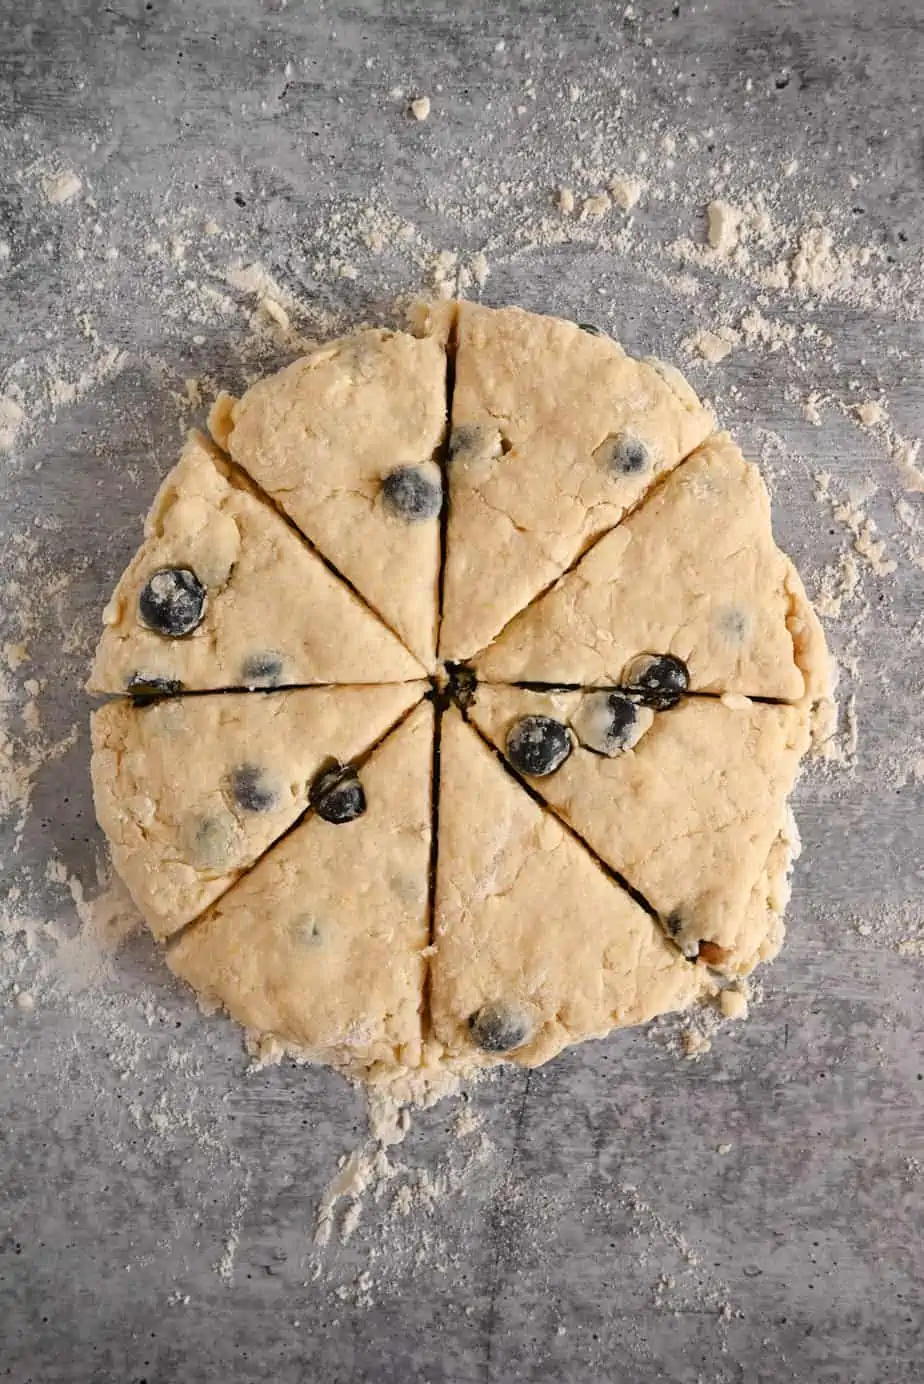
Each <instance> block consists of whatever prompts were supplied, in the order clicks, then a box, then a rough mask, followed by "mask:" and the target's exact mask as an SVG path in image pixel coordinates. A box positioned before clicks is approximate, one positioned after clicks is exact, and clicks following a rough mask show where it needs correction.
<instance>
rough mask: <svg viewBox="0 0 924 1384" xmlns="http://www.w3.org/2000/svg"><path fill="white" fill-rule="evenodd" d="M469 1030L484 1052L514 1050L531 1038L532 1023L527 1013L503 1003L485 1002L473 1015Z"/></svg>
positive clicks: (473, 1039)
mask: <svg viewBox="0 0 924 1384" xmlns="http://www.w3.org/2000/svg"><path fill="white" fill-rule="evenodd" d="M468 1030H469V1033H470V1034H471V1036H472V1042H473V1043H475V1044H476V1046H477V1047H479V1048H481V1050H482V1052H512V1051H513V1049H514V1048H521V1047H522V1046H523V1044H524V1043H525V1042H526V1040H527V1039H528V1038H529V1035H530V1030H531V1025H530V1023H529V1020H528V1019H527V1018H526V1017H525V1015H523V1014H520V1013H517V1012H516V1011H515V1010H513V1009H508V1008H507V1006H506V1005H503V1004H483V1005H482V1006H481V1008H480V1009H477V1010H476V1011H475V1013H474V1014H472V1015H471V1017H470V1018H469V1021H468Z"/></svg>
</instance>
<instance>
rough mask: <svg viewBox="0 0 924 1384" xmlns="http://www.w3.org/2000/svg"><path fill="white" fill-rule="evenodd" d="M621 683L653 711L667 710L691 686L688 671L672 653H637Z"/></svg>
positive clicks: (681, 660) (681, 661)
mask: <svg viewBox="0 0 924 1384" xmlns="http://www.w3.org/2000/svg"><path fill="white" fill-rule="evenodd" d="M623 686H624V687H625V688H626V690H627V691H628V692H631V693H632V695H633V696H634V697H637V698H638V700H639V701H640V702H641V703H642V705H643V706H650V707H651V708H652V710H653V711H667V710H668V708H669V707H672V706H676V704H677V702H679V701H680V698H681V697H682V696H683V694H684V693H685V692H686V691H687V690H688V689H689V686H690V673H689V669H688V668H687V665H686V664H685V663H684V661H683V659H682V658H675V657H674V655H673V654H640V655H639V656H638V658H634V659H633V660H632V662H631V663H630V664H629V666H628V668H627V669H626V671H625V673H624V674H623Z"/></svg>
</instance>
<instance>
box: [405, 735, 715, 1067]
mask: <svg viewBox="0 0 924 1384" xmlns="http://www.w3.org/2000/svg"><path fill="white" fill-rule="evenodd" d="M434 943H435V947H436V951H435V955H434V956H433V958H432V960H431V970H430V1013H431V1019H432V1025H433V1032H434V1036H435V1037H436V1038H437V1039H438V1040H439V1041H441V1042H442V1043H443V1044H444V1045H445V1047H446V1048H447V1050H448V1052H449V1055H450V1056H452V1057H458V1056H463V1057H466V1058H470V1059H476V1060H482V1061H485V1062H490V1061H492V1060H497V1059H500V1060H506V1061H511V1062H519V1063H522V1064H523V1065H524V1066H527V1067H532V1066H538V1065H539V1064H540V1063H542V1062H546V1061H547V1060H548V1059H549V1058H550V1057H554V1055H555V1054H556V1053H557V1052H559V1051H560V1050H561V1049H562V1048H564V1047H566V1046H567V1045H568V1044H569V1043H576V1042H580V1041H581V1040H583V1039H585V1038H594V1037H602V1036H603V1035H604V1034H606V1033H609V1032H610V1030H611V1029H613V1028H618V1027H621V1026H624V1025H629V1024H640V1023H644V1022H645V1021H646V1020H647V1019H651V1018H653V1017H654V1016H655V1015H657V1014H663V1013H665V1012H666V1011H668V1010H676V1009H683V1008H685V1007H686V1006H687V1005H688V1004H689V1003H690V1002H691V1001H692V1000H693V999H694V998H696V997H697V996H699V995H703V994H707V993H710V991H711V988H712V986H711V981H710V979H709V976H708V973H707V972H706V971H705V969H704V968H703V967H700V966H696V965H694V964H693V963H691V962H689V961H687V960H685V959H684V958H683V957H682V956H681V955H680V953H679V951H678V950H677V948H676V947H675V946H673V945H672V944H671V943H670V942H668V941H667V940H666V939H665V937H664V935H663V933H662V931H661V929H660V927H659V926H658V924H657V923H655V922H654V921H653V920H652V919H651V918H650V917H649V916H648V914H647V913H645V912H644V911H643V910H642V909H641V908H640V907H639V906H638V904H636V903H635V902H634V901H633V899H632V898H631V897H630V896H629V894H627V893H626V892H625V890H623V889H622V888H621V887H620V885H619V884H617V883H616V882H615V881H614V880H612V879H610V878H609V877H608V876H607V875H606V874H605V873H604V872H603V870H602V869H601V868H600V866H599V865H598V864H597V862H596V861H595V860H594V859H593V857H592V856H591V855H590V853H589V852H588V851H586V850H585V849H584V847H583V846H582V845H581V844H580V843H579V842H578V841H576V840H575V839H574V837H573V836H571V835H570V834H569V833H568V832H566V831H565V830H564V828H563V827H562V826H561V824H560V823H559V822H558V821H556V819H555V817H554V816H553V815H552V814H551V813H549V812H544V811H543V810H542V808H540V807H539V806H537V804H536V803H535V802H533V800H532V799H531V798H530V797H529V795H528V794H527V793H526V792H525V791H524V789H523V788H521V787H520V786H519V785H518V784H517V783H516V782H515V781H514V779H513V778H512V777H511V776H510V774H508V773H507V771H506V770H505V769H504V767H503V765H502V764H501V762H500V761H499V759H498V757H497V756H496V755H495V754H494V753H493V751H492V750H491V749H490V748H489V747H488V746H487V745H486V744H485V743H484V741H483V740H482V739H481V737H480V736H479V735H478V734H477V733H476V732H475V731H474V730H472V728H471V727H470V726H467V725H465V724H464V722H463V721H462V719H461V717H460V716H459V714H458V712H457V711H455V710H451V711H449V712H447V714H446V715H445V716H444V718H443V727H442V737H441V744H440V811H439V843H438V852H437V885H436V918H435V934H434ZM517 1027H519V1031H520V1033H522V1035H523V1041H522V1042H521V1043H520V1044H519V1045H518V1046H514V1047H509V1046H507V1045H506V1043H505V1042H504V1030H505V1028H506V1029H507V1030H508V1031H509V1030H510V1029H511V1028H512V1029H513V1030H514V1031H515V1030H516V1029H517ZM486 1029H487V1031H488V1049H489V1050H488V1051H485V1050H484V1047H483V1046H479V1045H478V1044H477V1043H476V1041H475V1036H474V1035H475V1034H477V1033H478V1032H479V1030H480V1031H481V1032H482V1033H484V1032H485V1030H486ZM492 1029H493V1033H494V1036H496V1037H498V1039H499V1042H496V1043H494V1044H493V1051H492V1050H491V1047H492V1044H491V1041H490V1040H491V1036H492ZM516 1036H519V1034H516ZM502 1042H503V1043H504V1047H505V1050H504V1051H503V1052H502V1051H501V1049H500V1045H499V1044H500V1043H502ZM495 1054H496V1056H495Z"/></svg>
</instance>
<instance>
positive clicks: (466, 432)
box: [448, 423, 481, 461]
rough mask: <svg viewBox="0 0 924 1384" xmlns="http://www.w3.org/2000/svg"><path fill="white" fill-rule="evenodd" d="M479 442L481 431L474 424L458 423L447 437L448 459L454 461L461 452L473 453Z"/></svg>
mask: <svg viewBox="0 0 924 1384" xmlns="http://www.w3.org/2000/svg"><path fill="white" fill-rule="evenodd" d="M480 442H481V429H480V428H479V427H478V426H477V425H476V424H474V423H460V424H459V426H458V427H457V428H453V430H452V432H451V433H450V435H449V451H448V457H449V460H450V461H455V460H456V458H457V457H460V456H461V455H462V454H463V452H475V451H477V450H478V448H479V444H480Z"/></svg>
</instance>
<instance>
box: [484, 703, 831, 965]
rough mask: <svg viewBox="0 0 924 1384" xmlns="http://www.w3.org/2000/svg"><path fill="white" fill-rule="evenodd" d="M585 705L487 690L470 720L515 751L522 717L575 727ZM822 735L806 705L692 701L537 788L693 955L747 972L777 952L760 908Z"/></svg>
mask: <svg viewBox="0 0 924 1384" xmlns="http://www.w3.org/2000/svg"><path fill="white" fill-rule="evenodd" d="M586 695H587V694H586V693H583V692H553V693H540V692H530V691H525V690H523V689H522V688H518V687H479V689H478V693H477V695H476V698H475V701H474V704H473V705H472V706H471V708H470V709H469V713H468V714H469V716H470V717H471V720H472V722H473V723H474V724H475V725H476V726H477V727H478V729H479V730H481V731H482V732H483V733H484V734H485V735H486V736H487V737H488V738H489V739H490V740H491V741H493V743H494V744H495V745H496V746H497V747H498V749H500V750H501V751H502V752H503V750H504V748H505V745H506V739H507V734H508V732H509V730H510V728H511V726H513V725H515V724H516V722H517V721H518V720H519V719H520V718H521V717H523V716H536V715H539V716H551V717H553V718H554V719H556V720H558V721H561V722H563V723H564V724H566V725H567V724H569V723H570V722H571V720H572V718H573V717H575V716H576V715H578V713H579V710H580V707H581V704H582V702H583V700H584V698H585V696H586ZM591 695H592V694H591ZM809 738H810V724H809V717H808V714H807V712H806V711H805V709H804V708H800V707H794V706H765V705H762V704H760V703H757V702H750V701H748V700H747V699H746V698H744V697H737V698H729V699H728V700H727V701H720V700H718V699H717V698H714V697H687V698H685V699H684V700H683V701H682V702H681V703H680V705H678V706H676V707H673V708H672V709H671V710H670V711H660V712H656V713H655V716H654V721H653V724H652V725H651V727H650V728H649V729H648V730H647V731H646V733H645V734H644V735H643V736H642V738H641V739H640V740H639V742H638V744H637V745H636V746H635V748H634V749H630V750H626V751H624V752H623V753H621V754H617V755H616V756H614V757H613V758H611V759H610V758H607V757H605V756H603V755H600V754H595V753H594V752H593V751H591V750H586V749H584V748H583V747H582V746H581V745H580V744H578V743H577V741H576V739H575V744H574V748H573V749H572V752H571V754H570V755H569V757H568V758H567V759H566V760H565V762H564V764H563V765H562V766H561V768H560V769H558V770H556V772H555V773H552V774H549V775H547V776H545V777H542V778H530V779H529V783H530V785H531V787H532V788H533V789H534V791H535V792H537V793H539V794H541V795H542V797H543V798H544V799H545V800H546V802H548V803H549V804H550V805H551V806H552V807H553V808H554V809H555V811H556V812H557V813H559V814H560V815H561V816H562V817H563V818H564V820H565V821H566V822H568V823H569V825H570V826H572V827H573V828H574V830H575V831H576V832H577V833H578V835H579V836H581V837H582V838H583V839H584V840H585V841H586V842H587V844H588V845H589V846H590V847H591V849H592V850H594V851H595V852H596V853H597V854H598V855H599V856H600V858H601V859H602V860H604V861H606V863H607V865H609V866H610V867H611V868H612V869H614V870H616V871H618V872H619V874H620V875H622V876H623V877H624V878H625V879H626V881H627V882H628V883H629V884H630V885H631V886H632V888H633V889H637V890H638V891H639V892H640V893H641V894H642V895H643V896H644V897H645V899H647V901H648V903H649V904H650V905H651V906H652V908H654V909H655V910H656V911H657V913H658V915H659V916H660V918H661V920H662V922H663V925H664V928H665V930H666V931H667V933H668V934H669V935H670V936H672V937H674V938H675V940H676V941H677V943H678V945H679V946H680V947H681V948H682V949H683V950H684V951H685V952H686V953H687V954H688V955H691V956H694V957H695V956H697V955H699V954H700V952H701V950H702V952H703V955H704V959H706V960H707V961H708V962H709V964H711V965H714V966H715V967H716V968H718V969H721V970H723V971H727V972H729V973H738V972H744V971H749V970H751V969H752V968H753V967H754V966H755V965H756V963H757V961H758V960H760V959H762V958H765V957H767V956H769V955H772V954H773V953H775V951H776V950H777V948H778V944H779V941H780V933H779V930H778V927H777V926H776V923H775V919H773V920H771V919H769V918H768V917H767V916H766V914H765V913H764V912H762V911H760V910H759V909H754V910H751V909H750V908H749V901H750V896H751V891H752V889H753V888H754V884H755V880H757V879H758V877H759V876H760V875H761V872H762V871H763V870H764V868H765V865H766V862H767V860H768V856H769V855H770V852H771V848H772V847H773V845H774V844H775V842H776V840H777V837H778V836H779V834H780V832H781V830H782V829H783V827H784V823H785V811H786V797H787V795H788V793H789V792H790V789H791V788H792V785H793V782H794V780H795V777H796V773H797V771H798V767H799V760H800V758H801V757H802V755H803V754H804V753H805V751H806V749H807V748H808V744H809ZM787 866H788V861H787V859H786V858H785V856H784V857H783V858H782V859H775V861H774V867H775V870H776V871H777V872H778V873H781V874H782V875H783V876H784V877H785V874H786V870H787ZM775 885H776V881H775V879H774V880H773V881H771V882H770V884H769V885H768V886H765V887H771V886H772V887H775ZM703 942H708V943H711V944H712V945H711V947H706V948H703V947H702V943H703Z"/></svg>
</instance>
